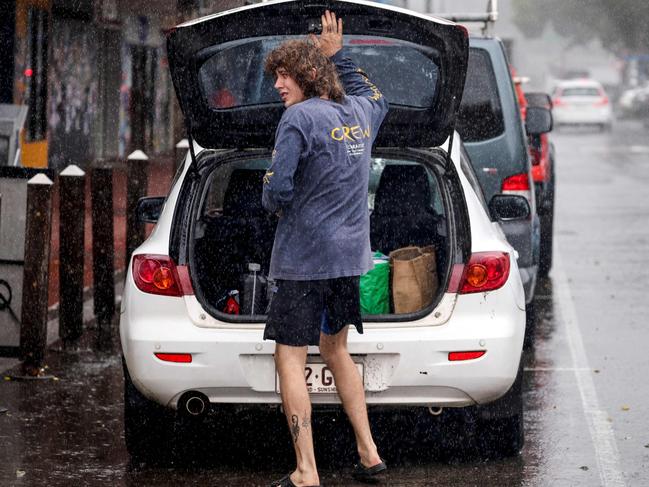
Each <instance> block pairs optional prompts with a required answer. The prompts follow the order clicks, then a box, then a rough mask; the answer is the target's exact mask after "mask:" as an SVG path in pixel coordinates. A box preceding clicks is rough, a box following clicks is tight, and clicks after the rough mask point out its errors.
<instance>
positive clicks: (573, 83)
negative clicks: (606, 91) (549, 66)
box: [557, 78, 602, 88]
mask: <svg viewBox="0 0 649 487" xmlns="http://www.w3.org/2000/svg"><path fill="white" fill-rule="evenodd" d="M576 87H594V88H601V87H602V84H601V83H600V82H599V81H596V80H594V79H590V78H584V79H570V80H563V81H559V82H558V83H557V88H576Z"/></svg>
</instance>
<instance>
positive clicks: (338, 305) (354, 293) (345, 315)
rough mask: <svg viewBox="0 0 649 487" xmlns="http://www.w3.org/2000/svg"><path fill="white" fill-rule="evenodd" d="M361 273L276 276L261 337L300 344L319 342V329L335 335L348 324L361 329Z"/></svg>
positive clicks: (285, 343) (360, 331)
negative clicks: (308, 277) (308, 278)
mask: <svg viewBox="0 0 649 487" xmlns="http://www.w3.org/2000/svg"><path fill="white" fill-rule="evenodd" d="M359 285H360V277H359V276H352V277H339V278H336V279H322V280H314V281H285V280H278V281H277V283H276V286H277V290H276V291H275V292H274V293H273V297H272V298H271V302H270V309H269V311H268V320H267V321H266V329H265V330H264V340H275V342H276V343H281V344H282V345H291V346H294V347H302V346H306V345H318V344H319V343H320V332H321V331H322V332H323V333H325V334H327V335H335V334H336V333H338V332H339V331H340V330H342V329H343V328H344V327H345V326H347V325H354V326H355V327H356V330H357V331H358V333H363V322H362V320H361V305H360V290H359Z"/></svg>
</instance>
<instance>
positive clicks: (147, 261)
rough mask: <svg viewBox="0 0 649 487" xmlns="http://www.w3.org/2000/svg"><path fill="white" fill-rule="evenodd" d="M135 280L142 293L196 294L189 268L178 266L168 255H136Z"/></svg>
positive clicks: (166, 294)
mask: <svg viewBox="0 0 649 487" xmlns="http://www.w3.org/2000/svg"><path fill="white" fill-rule="evenodd" d="M133 280H134V281H135V285H136V286H137V288H138V289H139V290H140V291H143V292H145V293H149V294H160V295H163V296H182V295H184V294H194V292H193V289H192V286H191V281H190V279H189V272H188V270H187V267H186V266H176V264H175V263H174V261H173V260H172V259H171V258H170V257H169V256H168V255H148V254H140V255H135V256H134V257H133Z"/></svg>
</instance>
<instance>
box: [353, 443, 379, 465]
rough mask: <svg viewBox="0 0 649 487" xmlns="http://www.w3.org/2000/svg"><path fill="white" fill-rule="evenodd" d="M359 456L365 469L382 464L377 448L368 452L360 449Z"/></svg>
mask: <svg viewBox="0 0 649 487" xmlns="http://www.w3.org/2000/svg"><path fill="white" fill-rule="evenodd" d="M358 456H359V458H360V460H361V464H362V465H363V466H364V467H373V466H374V465H378V464H379V463H381V462H382V460H381V457H380V456H379V452H378V451H377V449H376V446H375V447H374V448H369V449H367V450H363V449H361V448H359V449H358Z"/></svg>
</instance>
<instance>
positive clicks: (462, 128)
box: [457, 48, 505, 142]
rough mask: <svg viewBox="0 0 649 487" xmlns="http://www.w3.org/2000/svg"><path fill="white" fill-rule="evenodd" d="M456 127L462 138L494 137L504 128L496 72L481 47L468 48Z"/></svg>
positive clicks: (472, 140) (468, 140)
mask: <svg viewBox="0 0 649 487" xmlns="http://www.w3.org/2000/svg"><path fill="white" fill-rule="evenodd" d="M457 130H458V132H459V133H460V135H461V136H462V139H463V140H464V142H478V141H481V140H487V139H493V138H494V137H497V136H499V135H500V134H502V133H503V132H504V131H505V121H504V119H503V113H502V109H501V105H500V97H499V96H498V85H497V84H496V76H495V75H494V69H493V66H492V64H491V60H490V59H489V54H488V53H487V52H486V51H485V50H484V49H476V48H471V49H469V65H468V68H467V73H466V82H465V84H464V94H463V95H462V102H461V104H460V112H459V114H458V121H457Z"/></svg>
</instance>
